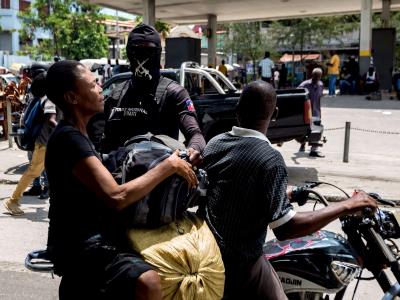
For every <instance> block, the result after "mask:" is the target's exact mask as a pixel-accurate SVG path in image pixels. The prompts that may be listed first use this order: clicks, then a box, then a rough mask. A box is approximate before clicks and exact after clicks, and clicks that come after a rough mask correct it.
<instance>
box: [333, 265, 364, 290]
mask: <svg viewBox="0 0 400 300" xmlns="http://www.w3.org/2000/svg"><path fill="white" fill-rule="evenodd" d="M331 269H332V271H333V274H335V276H336V278H337V279H338V280H339V281H340V282H341V283H343V284H344V285H348V284H349V283H350V281H352V280H353V279H354V277H356V276H358V275H359V274H360V270H361V268H360V266H358V265H355V264H351V263H347V262H341V261H333V262H331Z"/></svg>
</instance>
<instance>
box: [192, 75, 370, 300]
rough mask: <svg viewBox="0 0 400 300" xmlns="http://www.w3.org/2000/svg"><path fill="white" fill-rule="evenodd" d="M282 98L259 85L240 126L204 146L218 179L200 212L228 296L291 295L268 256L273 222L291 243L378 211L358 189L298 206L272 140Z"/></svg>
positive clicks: (242, 106) (248, 95)
mask: <svg viewBox="0 0 400 300" xmlns="http://www.w3.org/2000/svg"><path fill="white" fill-rule="evenodd" d="M276 101H277V99H276V92H275V89H274V88H273V87H272V86H271V85H270V84H268V83H266V82H263V81H255V82H251V83H250V84H249V85H247V86H246V87H245V88H244V90H243V92H242V94H241V96H240V99H239V102H238V107H237V119H238V124H239V125H238V126H239V127H236V126H234V127H233V128H232V130H231V131H230V132H226V133H223V134H220V135H218V136H216V137H214V138H212V139H211V140H210V142H209V143H208V144H207V146H206V148H205V150H204V165H203V166H204V168H205V170H206V171H207V174H208V178H209V182H210V184H209V187H208V189H207V200H206V202H205V207H204V208H203V207H202V208H201V209H200V212H199V213H201V214H203V215H205V219H206V221H207V224H208V225H209V227H210V229H211V231H212V232H213V234H214V236H215V239H216V240H217V242H218V245H219V247H220V250H221V254H222V259H223V261H224V265H225V291H224V298H223V299H227V300H228V299H252V300H258V299H260V300H261V299H262V300H269V299H271V300H282V299H287V298H286V296H285V294H284V291H283V288H282V285H281V282H280V279H279V277H278V275H277V274H276V272H275V271H274V269H273V267H272V266H271V264H270V263H269V262H268V261H267V260H266V259H265V258H264V256H263V250H262V247H263V245H264V243H265V239H266V235H267V227H268V226H269V227H270V228H271V229H272V230H273V231H274V234H275V236H276V237H277V238H278V239H279V240H286V239H291V238H296V237H301V236H304V235H307V234H311V233H314V232H316V231H318V230H320V229H321V228H322V227H324V226H325V225H327V224H328V223H330V222H331V221H333V220H335V219H337V218H339V217H340V216H344V215H347V214H352V213H355V212H357V211H361V210H363V209H364V208H366V207H369V208H372V209H376V208H377V203H376V201H375V200H374V199H373V198H371V197H370V196H369V195H368V194H366V193H365V192H357V193H356V194H355V195H354V196H353V197H351V198H350V199H348V200H346V201H342V202H337V203H333V204H332V205H329V206H328V207H325V208H323V209H320V210H316V211H308V212H296V211H295V210H294V209H293V207H292V205H291V204H290V199H291V200H295V199H296V190H295V189H294V190H289V193H287V182H288V174H287V170H286V165H285V162H284V160H283V158H282V156H281V154H280V153H279V152H278V151H277V150H276V149H274V148H273V147H272V146H271V143H270V142H269V140H268V138H267V137H266V133H267V129H268V125H269V122H270V120H271V118H272V116H273V114H274V111H275V107H276ZM297 195H299V194H297ZM297 197H299V196H297Z"/></svg>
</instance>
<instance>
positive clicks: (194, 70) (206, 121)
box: [97, 62, 323, 144]
mask: <svg viewBox="0 0 400 300" xmlns="http://www.w3.org/2000/svg"><path fill="white" fill-rule="evenodd" d="M161 74H162V76H165V77H168V78H170V79H172V80H175V81H177V82H179V83H180V84H181V85H182V86H184V87H185V88H186V90H187V91H188V92H189V95H190V97H191V99H192V100H193V103H194V106H195V109H196V113H197V117H198V120H199V125H200V127H201V129H202V131H203V134H204V137H205V138H206V140H207V141H208V140H210V139H211V138H212V137H214V136H215V135H217V134H219V133H222V132H225V131H229V130H230V129H231V128H232V126H233V125H236V114H235V109H236V104H237V102H238V100H239V97H240V93H241V91H240V90H238V89H236V87H235V86H234V85H233V84H232V83H231V82H230V81H229V79H228V78H226V77H225V76H224V75H223V74H222V73H221V72H219V71H217V70H215V69H212V68H202V67H200V66H199V65H198V64H197V63H192V62H187V63H183V64H182V66H181V68H180V69H162V70H161ZM131 76H132V73H131V72H126V73H121V74H117V75H115V76H113V77H112V78H111V79H110V80H108V81H107V82H106V83H105V84H104V85H103V94H104V96H105V97H106V96H107V95H109V94H110V92H111V91H112V89H113V88H114V87H115V86H116V85H118V84H121V83H123V82H125V81H126V80H129V78H130V77H131ZM277 98H278V100H277V107H278V116H277V117H276V119H274V120H272V121H271V123H270V126H269V129H268V133H267V137H268V138H269V140H270V141H271V142H272V143H276V144H282V143H284V142H287V141H290V140H293V139H295V140H298V141H306V142H309V143H319V140H320V139H321V136H322V130H323V127H322V126H321V125H319V126H317V127H316V125H314V124H312V114H311V103H310V100H309V96H308V92H307V90H305V89H291V90H287V89H286V90H278V91H277ZM97 118H100V119H101V118H102V117H101V116H98V117H97ZM103 118H104V116H103ZM310 138H311V139H310Z"/></svg>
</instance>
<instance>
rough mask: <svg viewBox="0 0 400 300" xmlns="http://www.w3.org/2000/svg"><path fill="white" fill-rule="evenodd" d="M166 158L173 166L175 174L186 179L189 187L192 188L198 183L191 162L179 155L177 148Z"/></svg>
mask: <svg viewBox="0 0 400 300" xmlns="http://www.w3.org/2000/svg"><path fill="white" fill-rule="evenodd" d="M166 160H167V162H168V163H169V164H170V165H171V166H172V167H173V169H174V170H175V173H176V174H178V175H179V176H181V177H183V178H184V179H186V181H187V182H188V185H189V188H193V187H195V186H196V185H198V183H199V182H198V181H197V177H196V175H195V174H194V171H193V169H192V166H191V164H189V163H188V162H186V161H185V160H183V159H182V158H180V157H179V151H178V150H177V151H175V152H174V153H173V154H172V155H171V156H170V157H168V158H167V159H166Z"/></svg>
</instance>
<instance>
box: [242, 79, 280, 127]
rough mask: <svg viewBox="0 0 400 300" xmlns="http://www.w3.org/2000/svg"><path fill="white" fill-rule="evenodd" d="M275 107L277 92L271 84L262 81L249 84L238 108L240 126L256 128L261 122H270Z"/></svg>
mask: <svg viewBox="0 0 400 300" xmlns="http://www.w3.org/2000/svg"><path fill="white" fill-rule="evenodd" d="M275 106H276V92H275V89H274V88H273V86H272V85H271V84H269V83H267V82H265V81H262V80H257V81H253V82H251V83H249V84H248V85H247V86H246V87H245V88H244V89H243V92H242V94H241V96H240V99H239V102H238V105H237V108H236V113H237V116H238V119H239V123H240V126H242V127H247V128H254V126H255V125H256V124H258V123H259V121H262V120H265V121H267V120H268V121H269V120H270V119H271V116H272V114H273V113H274V111H275Z"/></svg>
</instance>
